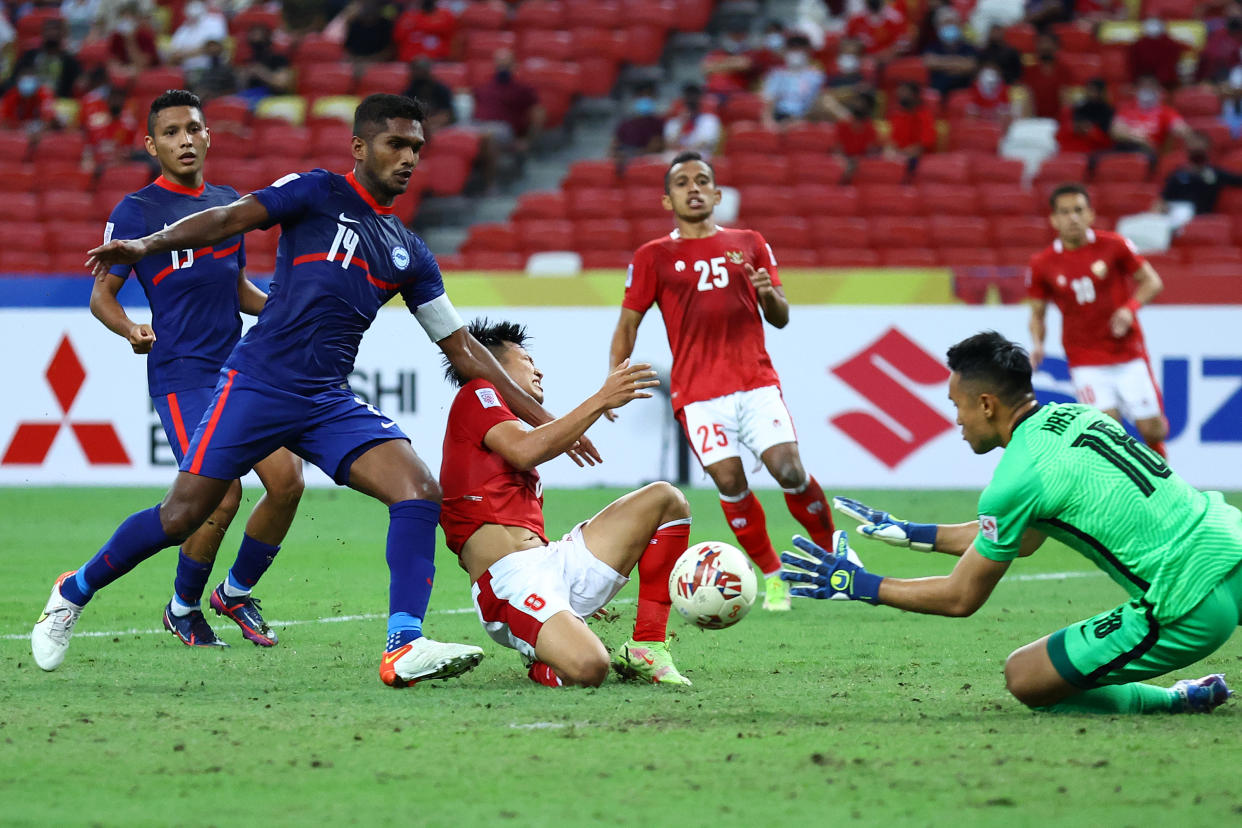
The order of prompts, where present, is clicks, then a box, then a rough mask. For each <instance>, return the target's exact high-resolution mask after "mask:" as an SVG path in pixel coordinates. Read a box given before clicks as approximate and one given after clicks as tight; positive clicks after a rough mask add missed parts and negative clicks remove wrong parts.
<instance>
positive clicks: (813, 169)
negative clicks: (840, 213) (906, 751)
mask: <svg viewBox="0 0 1242 828" xmlns="http://www.w3.org/2000/svg"><path fill="white" fill-rule="evenodd" d="M788 158H789V181H790V183H792V184H828V185H832V186H836V185H837V184H840V183H841V181H842V179H844V178H845V162H844V161H842V160H841V159H840V158H837V157H835V156H832V155H826V154H822V153H809V152H798V153H792V154H790V155H789V156H788Z"/></svg>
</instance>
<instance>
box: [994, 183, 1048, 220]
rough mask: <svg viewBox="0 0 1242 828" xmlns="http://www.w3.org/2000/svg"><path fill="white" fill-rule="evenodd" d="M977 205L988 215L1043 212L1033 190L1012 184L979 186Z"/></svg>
mask: <svg viewBox="0 0 1242 828" xmlns="http://www.w3.org/2000/svg"><path fill="white" fill-rule="evenodd" d="M979 205H980V207H982V208H983V212H984V214H985V215H989V216H1000V215H1006V216H1034V215H1039V214H1040V213H1041V212H1043V211H1042V210H1040V208H1039V202H1038V201H1037V200H1036V198H1035V194H1034V193H1033V192H1031V191H1030V190H1027V189H1024V188H1023V187H1018V186H1015V185H1012V184H993V185H990V186H985V187H980V188H979Z"/></svg>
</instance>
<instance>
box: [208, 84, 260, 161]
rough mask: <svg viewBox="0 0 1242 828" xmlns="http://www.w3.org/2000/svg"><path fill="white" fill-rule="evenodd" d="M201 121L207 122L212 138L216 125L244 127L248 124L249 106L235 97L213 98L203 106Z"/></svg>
mask: <svg viewBox="0 0 1242 828" xmlns="http://www.w3.org/2000/svg"><path fill="white" fill-rule="evenodd" d="M203 119H204V120H206V121H207V125H208V126H209V127H210V128H211V132H212V137H213V138H214V137H215V133H216V129H217V124H226V123H229V124H237V125H240V126H245V125H246V124H248V123H250V105H249V104H248V103H246V101H245V100H244V99H242V98H239V97H236V96H235V95H228V96H226V97H223V98H215V99H213V100H210V101H208V102H207V103H205V104H203ZM213 149H214V148H213Z"/></svg>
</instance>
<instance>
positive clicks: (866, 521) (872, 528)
mask: <svg viewBox="0 0 1242 828" xmlns="http://www.w3.org/2000/svg"><path fill="white" fill-rule="evenodd" d="M832 505H833V507H834V508H836V510H837V511H838V512H841V513H842V514H845V515H849V516H850V517H852V518H853V519H854V520H856V521H858V522H859V523H860V524H862V525H861V526H859V527H858V531H860V532H862V533H863V534H864V535H866V536H867V537H869V538H876V539H877V540H882V541H884V542H885V543H887V544H890V545H892V546H908V547H910V548H911V549H917V550H918V551H920V552H930V551H932V549H933V548H935V546H936V524H934V523H911V522H910V521H908V520H898V519H897V518H895V517H893V516H892V515H890V514H889V513H888V512H885V511H882V510H880V509H873V508H871V507H870V506H868V505H867V504H866V503H863V502H862V501H860V500H854V499H853V498H851V497H834V498H833V499H832Z"/></svg>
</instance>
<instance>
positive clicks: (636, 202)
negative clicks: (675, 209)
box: [622, 187, 669, 221]
mask: <svg viewBox="0 0 1242 828" xmlns="http://www.w3.org/2000/svg"><path fill="white" fill-rule="evenodd" d="M622 192H624V193H625V217H626V218H630V219H638V218H659V219H663V220H665V221H667V220H669V212H668V211H667V210H665V209H664V204H663V203H662V201H661V198H660V196H661V195H662V194H663V192H664V191H663V190H656V189H653V188H651V187H624V188H623V189H622Z"/></svg>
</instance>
